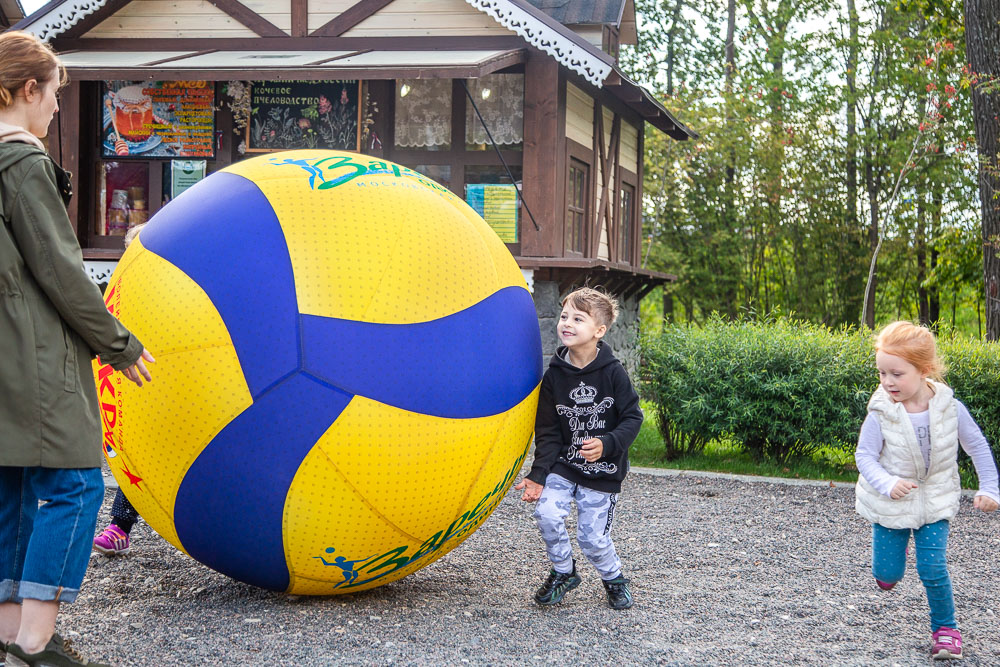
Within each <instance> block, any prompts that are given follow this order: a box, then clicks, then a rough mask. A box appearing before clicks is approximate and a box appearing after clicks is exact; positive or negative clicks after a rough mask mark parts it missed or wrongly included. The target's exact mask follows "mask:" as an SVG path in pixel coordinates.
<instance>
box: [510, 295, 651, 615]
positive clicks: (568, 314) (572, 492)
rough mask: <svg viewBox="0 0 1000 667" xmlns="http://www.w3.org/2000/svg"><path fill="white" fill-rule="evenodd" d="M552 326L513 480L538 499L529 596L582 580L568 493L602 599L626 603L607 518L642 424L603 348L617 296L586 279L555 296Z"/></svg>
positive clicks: (628, 388)
mask: <svg viewBox="0 0 1000 667" xmlns="http://www.w3.org/2000/svg"><path fill="white" fill-rule="evenodd" d="M562 306H563V309H562V313H561V314H560V316H559V324H558V326H557V327H556V330H557V333H558V334H559V340H560V342H562V346H561V347H559V349H557V350H556V354H555V355H554V356H553V357H552V361H551V362H550V363H549V369H548V370H547V371H546V372H545V377H543V378H542V387H541V391H540V393H539V397H538V414H537V416H536V417H535V461H534V463H533V464H532V466H531V472H529V473H528V475H527V477H525V478H524V479H523V480H521V483H520V484H518V485H517V486H516V487H514V488H515V489H517V490H521V489H523V490H524V494H523V495H522V496H521V500H523V501H525V502H534V501H536V500H537V501H538V505H537V506H536V507H535V521H536V522H537V523H538V530H539V531H540V532H541V533H542V539H543V540H545V549H546V551H547V553H548V556H549V560H551V561H552V571H551V572H549V576H548V578H547V579H546V580H545V583H544V584H542V587H541V588H539V589H538V591H537V592H536V593H535V602H537V603H538V604H541V605H553V604H558V603H559V602H561V601H562V599H563V596H564V595H565V594H566V593H567V592H568V591H570V590H572V589H574V588H576V587H577V586H578V585H579V584H580V581H581V580H580V576H579V575H578V574H577V573H576V561H575V560H574V559H573V551H572V547H571V546H570V542H569V534H568V533H567V532H566V523H565V521H566V516H567V515H568V514H569V511H570V504H571V501H573V500H575V501H576V509H577V531H576V532H577V537H576V539H577V542H578V543H579V545H580V549H581V551H583V554H584V555H585V556H586V557H587V559H588V560H589V561H590V562H591V564H593V566H594V568H596V569H597V571H598V573H600V575H601V579H603V580H604V588H605V590H606V591H607V594H608V604H609V605H610V606H611V607H612V608H614V609H628V608H629V607H631V606H632V592H631V591H630V590H629V580H628V579H626V578H625V577H624V576H623V575H622V564H621V561H620V560H619V559H618V554H617V553H616V552H615V545H614V543H613V542H612V541H611V524H612V522H613V521H614V514H615V505H616V503H617V502H618V493H619V491H621V485H622V480H624V479H625V474H626V473H627V472H628V467H629V466H628V448H629V445H631V444H632V441H633V440H634V439H635V436H636V435H637V434H638V433H639V427H640V426H641V425H642V418H643V415H642V410H640V409H639V396H638V395H637V394H636V393H635V389H633V388H632V382H631V381H630V380H629V377H628V373H626V372H625V369H624V368H623V367H622V365H621V362H619V361H618V360H617V359H616V358H615V356H614V354H613V353H612V352H611V348H610V347H609V346H608V345H606V344H604V343H602V342H601V338H603V337H604V334H606V333H607V331H608V327H610V326H611V325H612V324H613V323H614V321H615V318H616V317H617V316H618V304H617V303H616V302H615V300H614V299H613V298H612V297H610V296H608V295H607V294H604V293H603V292H599V291H597V290H594V289H590V288H588V287H585V288H582V289H578V290H576V291H574V292H572V293H570V295H569V296H567V297H566V298H565V299H563V302H562Z"/></svg>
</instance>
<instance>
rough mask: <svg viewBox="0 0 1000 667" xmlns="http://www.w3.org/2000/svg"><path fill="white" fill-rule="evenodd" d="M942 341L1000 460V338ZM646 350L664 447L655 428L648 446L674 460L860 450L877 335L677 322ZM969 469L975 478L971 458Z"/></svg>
mask: <svg viewBox="0 0 1000 667" xmlns="http://www.w3.org/2000/svg"><path fill="white" fill-rule="evenodd" d="M938 347H939V350H940V354H941V357H942V359H943V360H944V362H945V364H946V365H947V368H948V372H947V375H946V381H947V383H948V384H949V385H950V386H951V387H952V388H953V389H954V391H955V396H956V398H957V399H958V400H960V401H962V403H964V404H965V405H966V407H968V409H969V412H970V413H971V414H972V416H973V418H974V419H975V420H976V423H977V424H979V426H980V428H981V429H982V431H983V434H984V435H985V436H986V439H987V440H988V441H989V443H990V445H991V447H992V448H993V451H994V456H996V457H998V458H1000V343H989V342H983V341H980V340H977V339H974V338H971V337H962V336H957V337H950V338H948V337H944V336H942V337H941V338H940V339H939V341H938ZM643 348H644V349H643V354H644V363H645V373H644V376H643V377H644V382H643V385H642V393H643V396H644V398H646V399H647V400H648V401H649V403H650V405H651V407H652V412H653V416H654V418H655V423H656V425H657V427H658V429H659V433H660V436H661V438H662V445H661V444H659V443H655V445H654V443H653V442H652V441H651V440H650V438H649V436H648V435H647V436H646V441H645V442H644V444H641V445H640V450H642V451H646V452H648V451H650V450H651V448H652V447H654V446H660V447H662V452H661V454H660V457H661V458H662V459H663V460H666V461H677V460H690V457H691V456H692V455H698V454H700V453H701V452H702V451H703V450H704V448H705V446H706V444H707V443H710V442H714V441H720V440H724V441H729V442H731V443H734V444H733V445H732V446H736V447H739V448H741V449H742V450H743V451H745V452H747V453H748V454H749V455H750V456H751V457H752V458H753V459H754V460H755V461H757V462H779V463H784V462H788V461H790V460H792V459H803V457H808V456H811V457H815V454H816V452H817V451H819V450H824V449H825V450H826V451H839V452H842V453H845V454H846V453H849V452H853V450H854V447H855V444H856V442H857V434H858V430H859V428H860V427H861V422H862V421H863V420H864V417H865V414H866V408H867V404H868V399H869V398H870V396H871V394H872V392H873V391H874V390H875V389H876V387H877V386H878V376H877V373H876V371H875V359H874V356H875V355H874V351H873V346H872V337H871V334H870V333H867V332H864V331H859V330H856V329H840V330H837V331H834V330H831V329H829V328H826V327H823V326H819V325H814V324H810V323H807V322H802V321H795V320H791V319H788V318H778V319H770V318H769V319H764V320H753V319H750V318H746V317H744V318H742V319H739V320H736V321H725V320H723V319H721V318H720V317H719V316H713V317H711V318H710V319H709V320H708V322H707V323H706V324H705V325H704V326H701V327H694V326H687V325H676V324H675V325H669V326H667V327H666V328H665V330H664V331H663V333H662V334H660V335H656V336H649V337H647V338H646V339H645V340H644V342H643ZM647 456H648V454H647ZM685 457H687V458H685ZM962 468H963V471H962V474H963V479H964V480H966V482H968V481H969V479H970V478H971V477H972V467H971V464H970V462H969V461H968V460H965V461H964V462H963V465H962Z"/></svg>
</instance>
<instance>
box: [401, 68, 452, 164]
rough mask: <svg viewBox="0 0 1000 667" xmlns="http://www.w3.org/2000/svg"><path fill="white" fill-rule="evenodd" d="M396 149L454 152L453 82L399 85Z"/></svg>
mask: <svg viewBox="0 0 1000 667" xmlns="http://www.w3.org/2000/svg"><path fill="white" fill-rule="evenodd" d="M395 145H396V148H414V149H421V150H430V151H446V150H449V149H450V148H451V79H399V80H397V81H396V137H395Z"/></svg>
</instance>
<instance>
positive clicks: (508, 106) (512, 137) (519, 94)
mask: <svg viewBox="0 0 1000 667" xmlns="http://www.w3.org/2000/svg"><path fill="white" fill-rule="evenodd" d="M465 85H466V86H468V88H469V94H470V95H472V99H473V100H474V101H475V103H476V107H477V108H478V109H479V113H480V114H481V115H482V117H483V121H485V122H486V125H487V127H489V129H490V133H491V134H492V135H493V141H495V142H496V143H497V145H498V146H499V147H500V148H504V149H507V150H521V147H522V145H523V144H524V75H523V74H487V75H486V76H484V77H481V78H479V79H466V81H465ZM465 148H466V149H467V150H491V149H492V146H491V145H490V139H489V136H487V134H486V128H484V127H483V123H482V122H480V120H479V117H478V116H477V115H476V111H475V109H473V108H472V105H471V104H469V103H468V100H466V105H465Z"/></svg>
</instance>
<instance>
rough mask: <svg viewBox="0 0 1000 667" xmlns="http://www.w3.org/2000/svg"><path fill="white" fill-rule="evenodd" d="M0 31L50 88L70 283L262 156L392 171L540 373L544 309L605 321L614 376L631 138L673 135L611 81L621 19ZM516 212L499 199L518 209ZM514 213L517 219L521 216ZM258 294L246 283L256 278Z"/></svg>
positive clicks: (333, 19)
mask: <svg viewBox="0 0 1000 667" xmlns="http://www.w3.org/2000/svg"><path fill="white" fill-rule="evenodd" d="M16 8H17V5H16V3H14V2H7V0H0V9H2V10H3V12H4V15H3V18H4V19H5V20H6V23H7V25H11V24H13V25H12V27H13V28H15V29H21V30H27V31H29V32H32V33H34V34H36V35H38V36H39V37H40V38H42V39H44V40H46V41H48V42H49V43H51V44H52V45H53V47H54V48H55V49H56V50H57V51H58V52H59V53H60V57H61V58H62V60H63V62H64V63H65V65H66V67H67V69H68V71H69V75H70V79H71V83H70V84H69V86H68V87H67V88H65V89H64V90H63V91H62V94H61V99H60V111H59V113H58V114H57V117H56V118H55V120H54V121H53V127H52V128H51V130H50V132H49V139H48V141H49V150H50V152H51V153H52V155H53V157H55V158H56V159H57V160H58V161H59V162H60V163H61V164H62V165H63V166H64V167H65V168H66V169H68V170H69V171H71V172H72V173H73V174H74V175H75V176H74V180H75V185H76V190H77V193H78V195H77V196H76V197H75V198H74V200H73V203H72V205H71V210H70V217H71V219H72V220H74V221H75V224H76V228H77V233H78V236H79V239H80V244H81V246H82V247H83V249H84V258H85V260H86V268H87V270H88V273H89V274H90V275H91V277H92V278H93V279H94V280H95V281H98V282H103V281H106V280H107V278H108V277H109V276H110V273H111V271H112V270H113V268H114V264H115V262H116V260H117V259H118V258H119V257H120V256H121V253H122V251H123V243H122V235H123V234H124V232H125V231H126V230H127V229H128V227H129V226H132V225H135V224H139V223H141V222H143V221H145V220H146V219H148V217H149V216H150V215H152V214H154V213H155V212H156V211H157V210H158V209H159V208H160V207H161V206H162V205H163V204H164V203H165V202H166V201H168V200H169V199H170V198H171V197H173V196H176V194H178V193H179V192H180V191H182V190H183V189H184V188H185V187H187V186H189V185H190V184H191V183H193V182H195V181H196V180H197V179H198V178H201V177H203V176H204V175H205V174H206V173H211V172H213V171H216V170H218V169H221V168H223V167H225V166H226V165H228V164H231V163H232V162H234V161H237V160H240V159H243V158H244V157H248V156H250V155H253V154H256V153H257V152H261V151H271V150H281V149H291V148H304V147H320V148H322V147H328V148H339V149H347V150H355V151H359V152H362V153H364V154H369V155H374V156H378V157H383V158H386V159H389V160H393V161H395V162H399V163H401V164H404V165H406V166H408V167H410V168H413V169H415V170H417V171H420V172H421V173H424V174H426V175H428V176H430V177H432V178H434V179H435V180H437V181H439V182H440V183H442V184H444V185H446V186H447V187H449V188H450V189H451V190H452V191H454V192H455V193H456V194H457V195H459V196H461V197H463V198H465V200H466V201H468V202H469V203H470V204H471V205H473V207H474V208H477V210H479V211H480V212H481V213H482V214H483V215H484V217H485V218H486V220H487V222H489V223H490V224H491V225H492V226H493V227H494V229H496V230H497V233H498V234H500V236H501V238H503V239H504V241H505V242H506V243H507V245H508V248H509V249H510V251H511V252H512V253H513V255H514V256H515V257H516V259H517V261H518V264H519V265H520V266H521V268H522V270H523V271H524V273H525V277H526V279H527V280H528V283H529V285H530V286H532V288H533V291H534V295H535V302H536V306H537V308H538V312H539V318H540V320H541V322H540V324H541V330H542V334H543V346H544V351H545V353H546V354H547V355H548V354H551V353H552V351H553V350H554V349H555V344H556V339H555V334H554V318H556V317H557V316H558V309H559V307H558V300H559V298H560V295H561V294H564V293H565V292H567V291H568V290H569V289H570V288H572V287H574V286H577V285H582V284H585V283H589V284H591V285H602V286H604V287H605V288H606V289H608V290H609V291H612V292H613V293H615V294H617V295H618V296H619V297H620V299H621V300H622V305H623V308H622V319H621V320H620V324H619V325H616V327H615V329H613V333H614V335H613V336H612V337H611V344H612V346H613V347H614V349H615V350H616V352H617V353H618V354H619V356H620V357H621V358H622V359H623V361H625V362H626V365H627V366H629V367H630V369H634V367H635V364H636V362H637V355H636V350H635V348H636V341H637V336H638V303H639V300H640V299H641V298H642V297H643V296H644V295H645V294H646V293H647V292H648V291H649V290H650V289H652V287H654V286H656V285H658V284H661V283H662V282H664V281H666V280H669V279H670V278H671V276H668V275H666V274H660V273H654V272H651V271H646V270H643V269H641V268H640V264H641V259H640V235H641V229H642V227H641V219H640V212H641V206H640V201H641V198H642V177H643V162H642V156H643V132H644V128H645V124H646V123H649V124H651V125H652V126H653V127H655V128H657V129H658V130H660V131H663V132H666V133H667V134H669V135H670V136H671V137H673V138H675V139H678V140H684V139H687V138H688V137H691V136H694V135H693V133H692V132H691V131H690V130H688V129H687V128H686V127H685V126H684V125H683V124H681V123H680V122H679V121H677V120H676V119H675V118H674V117H672V116H671V114H670V113H669V112H667V110H666V109H664V108H663V106H662V105H661V104H660V103H659V102H658V101H657V100H655V99H654V98H653V97H652V96H651V95H650V94H649V93H648V92H647V91H645V90H644V89H643V88H641V87H639V86H638V85H636V84H635V83H633V82H632V81H630V80H629V79H628V78H627V77H625V76H624V75H623V74H622V73H621V71H620V70H619V69H618V68H617V66H616V62H617V53H618V47H619V45H620V44H634V43H635V40H636V25H635V9H634V7H633V3H632V0H579V1H574V2H558V1H556V0H532V1H530V2H529V1H528V0H243V1H242V2H241V1H240V0H53V1H52V2H50V3H49V4H47V5H45V6H44V7H42V8H41V9H39V10H38V11H37V12H35V13H33V14H32V15H30V16H27V17H24V18H20V20H17V19H18V18H19V16H18V14H17V13H16ZM518 190H519V191H520V193H519V194H520V199H519V198H518V192H517V191H518ZM520 202H523V203H520ZM261 279H262V280H266V276H261Z"/></svg>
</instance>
